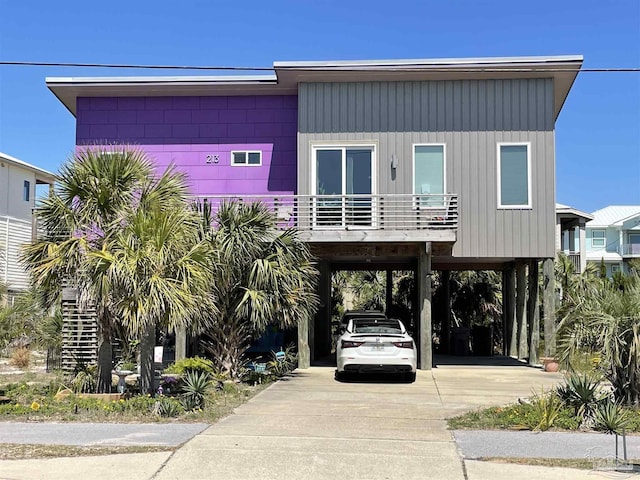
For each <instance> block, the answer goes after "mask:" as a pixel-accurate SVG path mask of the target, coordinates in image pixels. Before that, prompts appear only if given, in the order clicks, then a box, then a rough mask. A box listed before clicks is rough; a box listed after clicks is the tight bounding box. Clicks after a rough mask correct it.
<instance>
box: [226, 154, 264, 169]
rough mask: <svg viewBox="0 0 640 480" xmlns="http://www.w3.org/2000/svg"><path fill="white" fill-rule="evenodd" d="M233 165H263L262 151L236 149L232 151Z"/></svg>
mask: <svg viewBox="0 0 640 480" xmlns="http://www.w3.org/2000/svg"><path fill="white" fill-rule="evenodd" d="M231 165H235V166H252V167H256V166H260V165H262V152H261V151H258V150H256V151H247V150H244V151H235V152H231Z"/></svg>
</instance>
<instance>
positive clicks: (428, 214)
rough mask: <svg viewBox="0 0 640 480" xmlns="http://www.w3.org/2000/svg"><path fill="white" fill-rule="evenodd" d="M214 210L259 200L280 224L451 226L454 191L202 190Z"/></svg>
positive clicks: (368, 227)
mask: <svg viewBox="0 0 640 480" xmlns="http://www.w3.org/2000/svg"><path fill="white" fill-rule="evenodd" d="M195 199H196V201H197V202H198V203H204V202H207V203H209V204H210V205H211V209H212V212H213V213H215V212H216V210H217V209H218V207H219V206H220V205H221V204H222V203H223V202H230V201H242V202H262V203H263V204H265V205H266V206H267V207H268V208H269V209H270V210H272V211H273V212H275V213H276V215H277V217H278V226H279V227H280V228H288V227H295V228H297V229H298V230H302V231H305V230H421V229H436V230H455V229H457V227H458V196H457V195H455V194H444V195H434V194H428V195H427V194H421V195H412V194H388V195H360V194H354V195H275V196H262V195H203V196H197V197H195Z"/></svg>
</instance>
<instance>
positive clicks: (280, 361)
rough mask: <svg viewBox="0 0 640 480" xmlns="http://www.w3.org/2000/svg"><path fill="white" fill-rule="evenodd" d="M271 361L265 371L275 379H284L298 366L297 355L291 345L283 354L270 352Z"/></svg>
mask: <svg viewBox="0 0 640 480" xmlns="http://www.w3.org/2000/svg"><path fill="white" fill-rule="evenodd" d="M271 355H272V356H273V359H272V360H271V361H269V362H268V363H267V369H268V370H269V372H270V373H272V374H274V375H275V376H276V377H284V376H285V375H286V374H287V373H289V372H291V371H292V370H293V369H294V368H296V367H297V366H298V354H297V353H296V351H295V350H294V347H293V345H289V346H288V347H287V348H286V349H285V350H284V351H283V352H278V353H276V352H271Z"/></svg>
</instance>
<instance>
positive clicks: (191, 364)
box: [164, 357, 213, 375]
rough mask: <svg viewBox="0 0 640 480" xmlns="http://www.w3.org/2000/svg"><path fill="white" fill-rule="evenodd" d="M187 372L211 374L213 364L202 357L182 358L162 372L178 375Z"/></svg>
mask: <svg viewBox="0 0 640 480" xmlns="http://www.w3.org/2000/svg"><path fill="white" fill-rule="evenodd" d="M188 372H204V373H208V374H213V362H212V361H211V360H209V359H207V358H202V357H188V358H182V359H180V360H178V361H176V362H175V363H173V364H171V365H169V366H168V367H167V368H166V369H165V371H164V373H175V374H178V375H182V374H183V373H188Z"/></svg>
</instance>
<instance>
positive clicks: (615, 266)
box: [611, 263, 620, 275]
mask: <svg viewBox="0 0 640 480" xmlns="http://www.w3.org/2000/svg"><path fill="white" fill-rule="evenodd" d="M619 271H620V265H618V264H617V263H614V264H612V265H611V275H613V274H614V273H616V272H619Z"/></svg>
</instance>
